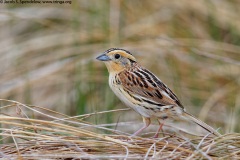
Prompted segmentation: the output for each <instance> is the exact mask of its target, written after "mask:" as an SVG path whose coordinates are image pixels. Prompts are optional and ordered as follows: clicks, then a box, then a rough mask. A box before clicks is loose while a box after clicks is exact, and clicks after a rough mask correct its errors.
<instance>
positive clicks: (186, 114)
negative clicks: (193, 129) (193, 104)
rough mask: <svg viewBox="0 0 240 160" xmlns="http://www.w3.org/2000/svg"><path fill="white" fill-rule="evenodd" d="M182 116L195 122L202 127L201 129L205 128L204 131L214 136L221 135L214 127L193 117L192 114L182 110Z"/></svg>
mask: <svg viewBox="0 0 240 160" xmlns="http://www.w3.org/2000/svg"><path fill="white" fill-rule="evenodd" d="M183 116H184V117H186V118H187V119H189V120H190V121H192V122H194V123H196V124H197V125H199V126H200V127H202V128H203V129H205V130H206V131H208V132H209V133H212V134H214V135H215V136H221V134H220V133H218V132H217V131H216V130H215V129H214V128H212V127H211V126H209V125H208V124H206V123H205V122H203V121H201V120H199V119H197V118H195V117H194V116H193V115H191V114H189V113H187V112H183Z"/></svg>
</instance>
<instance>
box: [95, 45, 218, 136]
mask: <svg viewBox="0 0 240 160" xmlns="http://www.w3.org/2000/svg"><path fill="white" fill-rule="evenodd" d="M96 59H97V60H99V61H103V62H104V63H105V65H106V67H107V69H108V72H109V86H110V88H111V89H112V91H113V92H114V93H115V95H116V96H117V97H118V98H119V99H120V100H121V101H122V102H123V103H124V104H125V105H126V106H128V107H130V108H131V109H133V110H134V111H136V112H137V113H139V114H140V115H141V116H142V118H143V122H144V126H143V127H142V128H140V129H139V130H137V131H136V132H135V133H134V134H133V135H132V136H136V135H138V134H139V133H141V132H142V131H143V130H144V129H146V128H147V127H148V126H149V125H150V124H151V118H156V119H157V120H158V122H159V128H158V129H157V132H156V134H155V135H154V138H157V137H158V134H159V132H160V131H161V130H162V127H163V125H164V121H165V120H166V119H173V120H187V121H191V122H194V123H196V124H197V125H199V126H201V127H202V128H204V129H205V130H207V131H208V132H210V133H212V134H213V135H215V136H220V135H221V134H220V133H218V132H217V131H215V129H213V128H212V127H211V126H209V125H207V124H206V123H204V122H203V121H201V120H199V119H197V118H195V117H194V116H193V115H191V114H190V113H188V112H186V110H185V108H184V106H183V104H182V103H181V102H180V100H179V99H178V97H177V96H176V94H174V93H173V91H172V90H171V89H170V88H168V87H167V85H166V84H164V83H163V82H162V81H161V80H160V79H159V78H158V77H157V76H155V75H154V74H153V73H152V72H151V71H149V70H148V69H146V68H144V67H142V66H141V65H140V64H139V63H138V62H137V61H136V58H135V57H134V56H133V55H132V53H130V52H129V51H127V50H125V49H120V48H110V49H108V50H106V51H105V52H104V53H103V54H101V55H100V56H98V57H97V58H96Z"/></svg>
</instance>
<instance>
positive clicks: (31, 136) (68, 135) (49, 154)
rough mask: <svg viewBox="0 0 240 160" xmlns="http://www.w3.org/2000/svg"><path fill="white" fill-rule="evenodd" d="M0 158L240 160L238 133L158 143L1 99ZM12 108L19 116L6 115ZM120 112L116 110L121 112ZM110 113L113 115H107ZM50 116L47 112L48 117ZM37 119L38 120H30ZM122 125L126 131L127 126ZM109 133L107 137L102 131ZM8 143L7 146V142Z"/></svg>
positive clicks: (167, 139) (172, 138) (169, 136)
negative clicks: (38, 116)
mask: <svg viewBox="0 0 240 160" xmlns="http://www.w3.org/2000/svg"><path fill="white" fill-rule="evenodd" d="M0 102H1V103H2V104H5V105H3V106H1V113H2V114H1V116H0V123H1V125H2V127H1V132H0V136H1V141H2V142H5V143H4V144H1V145H0V158H5V159H12V158H14V159H53V158H54V159H74V158H76V159H78V158H87V159H91V158H92V159H96V158H120V159H127V158H136V159H143V158H145V159H148V158H156V159H167V158H168V159H201V158H203V159H216V158H220V159H221V158H222V159H225V158H228V159H229V158H231V159H239V158H240V152H239V149H240V134H237V133H235V134H226V135H223V136H221V137H215V138H214V137H212V136H211V135H206V136H204V137H201V136H191V138H188V137H186V136H180V135H175V134H165V135H164V136H163V137H160V138H158V139H152V138H141V137H130V136H128V135H126V134H125V133H123V132H121V131H118V130H116V129H111V128H107V127H106V126H104V125H94V124H89V123H87V122H84V121H83V119H84V118H86V117H89V116H96V115H98V114H105V112H101V113H94V114H85V115H79V116H77V117H69V116H66V115H63V114H60V113H57V112H54V111H51V110H49V109H45V108H41V107H37V106H29V105H25V104H21V103H19V102H16V101H10V100H1V101H0ZM9 108H12V109H15V110H16V112H15V114H16V115H17V116H11V115H4V113H3V112H2V111H3V110H6V109H9ZM121 111H124V110H114V111H112V112H121ZM110 112H111V111H110ZM46 113H48V114H46ZM28 114H30V115H32V116H33V117H34V116H36V115H41V117H42V118H41V119H35V118H30V117H29V116H28ZM125 127H130V126H128V125H127V124H126V125H125ZM106 131H108V132H110V133H108V134H105V133H104V132H106ZM11 141H12V143H9V142H11Z"/></svg>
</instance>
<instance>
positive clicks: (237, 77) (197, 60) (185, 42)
mask: <svg viewBox="0 0 240 160" xmlns="http://www.w3.org/2000/svg"><path fill="white" fill-rule="evenodd" d="M239 15H240V1H238V0H199V1H189V0H182V1H179V0H171V1H166V0H151V1H145V0H131V1H127V0H101V1H96V0H78V1H72V4H48V5H46V4H9V5H6V4H0V39H1V42H0V64H1V67H0V98H1V99H11V100H16V101H19V102H22V103H25V104H31V105H36V106H41V107H45V108H49V109H52V110H55V111H58V112H61V113H64V114H67V115H71V116H75V115H79V114H85V113H94V112H99V111H105V110H113V109H119V108H126V106H125V105H124V104H122V103H121V102H120V101H119V100H118V99H117V98H116V96H115V95H114V94H113V92H112V91H111V90H110V88H109V86H108V72H107V70H106V67H105V66H104V64H103V63H102V62H99V61H96V59H95V58H96V57H97V56H98V55H99V54H100V53H102V52H104V51H105V50H107V49H109V48H112V47H117V48H124V49H127V50H129V51H131V52H132V53H133V55H134V56H135V57H136V58H137V60H138V62H139V63H140V64H142V65H143V66H145V67H146V68H148V69H149V70H151V71H152V72H153V73H154V74H156V75H157V76H158V77H159V78H161V80H162V81H163V82H165V83H166V84H167V85H168V86H169V87H170V88H171V89H172V90H173V91H174V92H175V93H176V94H177V95H178V97H179V99H180V100H181V101H182V103H183V104H184V106H185V107H186V109H187V111H189V112H190V113H192V114H193V115H195V116H196V117H198V118H200V119H202V120H204V121H205V122H207V123H209V124H210V125H212V126H214V127H215V128H220V130H221V132H222V133H228V132H239V131H240V125H239V121H240V46H239V45H240V18H239ZM9 114H12V115H14V113H12V112H9ZM86 120H87V121H89V122H92V123H94V124H104V123H105V124H110V123H118V122H134V123H135V122H136V124H139V125H134V126H133V127H131V128H129V127H128V129H129V132H133V131H135V130H136V129H138V128H139V127H140V126H141V125H142V124H141V122H142V120H141V117H140V116H139V115H138V114H137V113H135V112H133V111H124V112H115V113H108V114H101V115H97V116H93V117H90V118H88V119H86ZM155 123H156V122H155ZM156 124H157V123H156Z"/></svg>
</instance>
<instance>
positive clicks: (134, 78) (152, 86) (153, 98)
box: [118, 66, 184, 108]
mask: <svg viewBox="0 0 240 160" xmlns="http://www.w3.org/2000/svg"><path fill="white" fill-rule="evenodd" d="M118 78H119V80H120V82H121V84H122V87H123V89H124V90H125V91H126V92H127V93H129V94H131V96H132V97H133V98H137V99H139V98H140V99H141V100H142V101H145V102H148V103H150V104H155V105H158V106H166V105H174V106H179V107H181V108H184V107H183V105H182V104H181V102H180V101H179V99H178V98H177V96H176V95H175V94H174V93H173V92H172V91H171V90H170V89H169V88H168V87H167V86H166V85H165V84H164V83H163V82H162V81H161V80H160V79H158V78H157V77H156V76H155V75H154V74H153V73H151V72H150V71H149V70H147V69H145V68H142V67H140V66H136V67H134V68H133V69H130V70H124V71H122V72H120V73H119V74H118Z"/></svg>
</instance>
